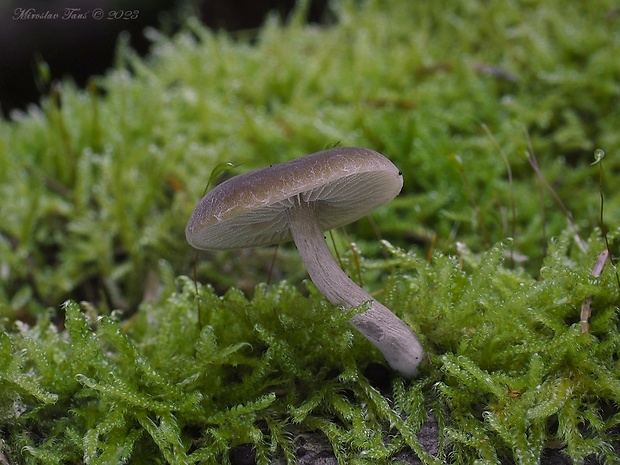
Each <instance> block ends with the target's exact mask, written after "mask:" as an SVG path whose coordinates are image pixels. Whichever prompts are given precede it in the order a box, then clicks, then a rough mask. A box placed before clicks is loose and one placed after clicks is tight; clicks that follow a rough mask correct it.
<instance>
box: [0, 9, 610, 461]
mask: <svg viewBox="0 0 620 465" xmlns="http://www.w3.org/2000/svg"><path fill="white" fill-rule="evenodd" d="M614 8H615V5H614V4H613V2H612V1H611V0H609V1H607V0H597V1H595V2H590V3H588V5H568V6H567V5H566V4H565V2H560V1H559V0H551V1H546V2H544V4H543V2H529V3H527V4H516V3H515V4H508V5H507V4H500V3H498V4H493V5H489V4H488V2H471V1H465V0H463V1H457V2H442V1H440V2H439V3H437V2H434V3H433V4H432V5H431V4H427V3H425V2H409V1H394V2H389V3H385V2H380V1H367V2H363V3H357V2H349V1H344V2H340V3H338V4H334V5H333V9H332V16H331V17H330V19H329V20H328V21H327V23H326V24H325V25H323V26H309V25H306V24H305V23H304V21H303V16H304V15H303V4H301V5H300V8H299V9H298V10H297V12H296V13H295V15H293V17H292V18H290V20H289V21H288V22H286V23H285V24H283V23H282V22H280V21H278V20H276V19H271V20H269V21H268V22H267V23H266V24H265V26H264V27H263V28H261V29H260V31H258V32H257V33H256V35H255V36H253V37H252V38H251V40H247V39H246V38H243V37H237V38H235V37H231V36H230V35H227V34H223V33H214V32H212V31H207V30H205V29H204V28H203V27H202V26H201V25H200V24H198V23H197V22H196V21H195V20H189V21H188V23H187V25H186V26H185V28H184V29H183V31H181V32H180V33H179V34H177V35H176V36H174V37H172V38H168V37H164V36H161V35H159V34H157V33H156V32H154V31H150V32H149V34H150V35H151V37H152V39H153V47H152V53H151V55H150V56H149V58H148V59H146V60H143V59H140V58H138V57H136V56H135V55H134V53H133V52H132V51H131V50H130V49H129V48H128V47H127V46H126V45H124V44H122V43H121V44H120V45H119V51H118V64H117V66H116V67H115V68H114V69H113V70H111V71H110V73H109V74H108V75H106V76H103V77H97V78H93V81H92V84H91V86H90V87H89V89H87V90H85V91H84V90H80V89H76V88H75V86H73V85H72V84H71V83H70V82H65V83H62V84H58V85H55V86H52V88H53V89H54V90H53V91H52V93H51V94H50V95H47V96H44V97H43V98H42V101H41V104H40V106H39V107H32V108H30V109H29V110H28V111H27V112H24V113H16V114H14V115H13V117H12V120H11V121H4V120H3V121H0V194H1V195H2V196H3V199H5V200H4V202H3V207H2V218H3V221H2V222H1V223H0V275H1V277H2V280H0V316H1V319H0V352H1V354H0V355H1V356H0V438H1V439H0V452H1V454H2V455H0V460H4V459H5V458H6V460H7V461H8V462H9V463H54V464H56V463H63V462H64V463H83V462H84V463H109V462H121V463H141V462H144V463H229V462H230V461H231V453H230V451H231V450H232V449H234V448H235V447H237V446H244V445H246V446H247V447H249V448H250V449H251V450H253V451H255V454H256V461H257V463H261V464H262V463H270V462H271V461H273V460H276V458H283V459H284V460H286V461H287V463H294V462H295V461H296V455H295V454H296V451H297V449H298V446H299V443H298V442H297V437H298V435H299V434H304V433H305V432H308V431H315V432H319V433H320V435H321V437H323V438H324V439H325V441H327V442H328V443H329V444H330V446H331V448H332V450H333V453H334V454H335V455H336V457H337V458H338V460H339V461H340V462H341V463H389V462H391V461H395V460H398V457H402V454H413V455H416V456H418V457H419V458H420V459H421V460H422V462H424V463H445V462H448V461H449V462H454V463H474V462H475V461H477V463H495V462H511V461H512V462H515V463H519V464H534V463H538V462H539V461H540V459H541V457H542V456H544V454H545V453H546V451H547V450H548V449H549V448H552V447H554V448H560V449H561V450H562V453H563V454H564V455H566V456H568V457H570V458H572V459H573V460H575V461H584V460H585V459H586V458H591V457H595V458H597V459H598V460H599V461H600V462H604V463H615V460H616V456H615V455H614V452H613V451H614V449H615V450H616V451H617V449H618V443H619V440H618V439H619V438H618V431H619V426H618V421H619V418H620V416H619V414H618V410H617V405H618V402H619V399H618V393H619V392H620V386H619V382H620V381H619V380H620V367H619V363H618V360H619V359H620V348H619V345H618V344H619V340H618V338H619V336H618V334H619V331H618V316H619V315H618V310H619V307H620V295H619V286H618V283H617V274H616V270H615V269H614V268H613V267H612V266H610V265H609V264H608V265H607V266H606V267H605V268H604V269H603V271H602V273H600V275H599V273H594V276H593V273H592V270H593V268H594V266H595V263H596V261H597V258H598V257H599V256H600V254H601V252H602V251H603V250H605V249H606V248H607V247H608V245H607V244H606V241H605V240H604V237H603V236H605V235H604V234H602V233H601V232H600V231H599V230H598V227H599V226H600V217H601V212H600V208H601V202H600V194H601V192H602V193H603V194H604V198H605V206H604V212H603V213H604V219H605V221H606V224H605V231H606V236H607V237H606V238H607V242H608V243H609V249H610V252H611V254H612V256H613V255H617V249H618V246H617V241H618V235H619V234H620V229H619V225H618V222H617V218H618V217H619V215H618V213H619V211H620V210H619V209H620V193H619V192H618V191H617V189H612V188H611V187H612V182H611V180H613V179H614V176H616V175H617V172H618V167H619V163H620V162H619V159H618V157H617V150H618V147H619V146H620V143H619V142H620V141H619V139H618V137H619V136H618V131H617V130H616V129H617V128H616V126H617V124H616V123H617V121H618V120H619V115H618V111H619V110H618V107H617V106H613V105H611V106H610V105H609V102H610V101H611V102H613V101H614V100H616V99H617V97H618V87H617V82H616V81H617V76H618V73H619V72H620V62H618V60H614V59H612V58H611V57H614V56H615V55H616V54H617V53H615V52H616V51H617V49H618V46H619V43H620V34H619V32H618V31H620V28H618V27H617V22H618V15H617V14H616V10H615V9H614ZM343 44H346V45H347V46H343ZM338 141H340V142H341V143H342V145H361V146H369V147H371V148H373V149H376V150H378V151H380V152H383V153H384V154H385V155H386V156H388V157H389V158H390V159H391V160H393V161H394V163H395V164H396V165H397V166H399V168H400V169H401V170H402V171H403V174H404V179H405V188H404V191H403V194H402V195H401V196H400V197H399V198H398V199H396V200H395V201H394V202H392V203H391V204H390V205H389V206H387V207H386V208H383V209H382V210H380V211H378V212H377V214H376V215H375V216H374V221H375V225H377V224H378V225H379V228H378V230H380V233H381V237H383V238H384V239H385V242H379V241H377V240H376V238H375V231H374V230H373V223H372V222H364V221H361V222H359V224H357V225H355V226H352V227H351V229H350V231H349V234H350V237H351V238H354V239H355V241H356V244H355V246H356V247H354V248H351V250H350V251H349V252H344V253H343V252H341V253H340V256H341V259H342V261H343V265H344V266H345V268H347V271H348V272H349V274H350V275H352V276H358V275H361V278H362V280H363V282H364V286H365V287H366V288H368V289H370V290H372V291H373V292H375V293H376V295H377V298H378V299H379V300H381V301H383V302H384V303H385V304H386V305H387V306H388V307H390V308H392V309H393V310H394V311H395V312H396V313H397V314H398V315H399V316H400V317H401V318H403V319H404V320H405V321H406V322H407V323H409V324H410V325H411V326H412V328H414V330H415V331H416V333H417V334H419V335H420V337H421V338H422V339H423V341H424V344H425V346H426V347H427V348H428V349H429V353H430V354H431V356H430V362H431V363H429V365H428V366H427V367H426V369H425V371H424V373H423V376H422V377H421V378H420V379H419V380H414V381H411V382H408V381H404V380H402V379H400V378H398V377H395V376H394V375H387V374H386V375H385V376H384V377H383V379H382V380H380V379H377V378H376V377H373V376H372V375H371V373H372V369H371V368H372V366H373V365H372V364H373V363H374V362H378V363H382V360H381V358H380V354H378V353H377V352H376V351H375V350H374V349H373V347H372V346H370V345H369V344H368V343H367V342H366V341H365V340H363V339H362V338H361V337H360V336H359V335H357V334H356V333H354V332H352V331H351V330H350V328H349V326H348V324H347V319H348V317H350V315H351V314H352V313H340V312H337V311H335V309H333V308H331V307H330V306H328V305H327V304H326V303H325V301H324V300H323V298H322V297H321V296H320V295H319V294H318V293H317V292H316V291H315V290H314V288H313V287H312V285H311V284H307V286H302V285H300V281H301V278H302V277H303V276H304V274H303V272H301V271H299V270H300V268H301V267H300V265H299V262H298V259H297V256H296V254H295V252H294V251H293V250H291V249H287V248H280V249H279V251H278V257H279V258H278V259H277V260H276V261H275V265H274V267H273V275H274V276H275V279H273V282H276V283H278V284H271V285H267V284H264V283H262V282H261V281H264V280H265V276H267V274H268V269H269V264H270V262H271V255H272V251H270V250H267V251H265V250H257V251H244V252H235V253H222V254H211V255H208V256H205V257H202V258H203V260H201V261H200V264H199V266H198V275H197V276H198V281H201V282H208V283H210V284H205V285H197V286H196V285H195V284H194V282H193V281H192V280H190V279H188V278H186V277H184V276H187V275H190V274H191V268H192V266H191V264H192V257H193V252H192V251H191V250H189V247H188V246H187V245H186V243H185V241H184V238H183V228H184V226H185V221H186V219H187V218H188V217H189V214H190V212H191V210H192V208H193V206H194V204H195V201H196V199H197V198H198V197H199V196H200V194H201V193H202V192H203V191H204V185H205V183H206V181H207V180H208V179H209V174H210V172H211V170H212V169H213V168H214V167H215V166H217V165H218V164H219V163H222V162H234V163H235V164H236V165H237V168H236V170H237V171H243V170H246V169H250V168H253V167H257V166H263V165H267V164H270V163H276V162H280V161H284V160H288V159H291V158H294V157H297V156H299V155H303V154H306V153H309V152H313V151H317V150H320V149H323V148H325V147H326V146H328V145H331V144H334V143H337V142H338ZM597 148H601V149H604V150H605V151H606V152H607V154H608V155H607V156H606V158H605V159H604V161H603V164H604V165H603V170H602V171H603V174H604V176H605V182H604V183H603V187H602V191H600V190H599V179H598V175H599V172H598V168H597V167H592V166H590V162H591V160H592V153H593V152H594V151H595V149H597ZM579 236H582V237H589V239H588V240H585V241H583V240H580V239H578V237H579ZM336 242H340V243H341V244H342V243H343V242H344V243H346V242H348V241H346V240H343V239H342V238H337V241H336ZM381 244H383V245H381ZM341 250H342V249H341ZM283 278H287V280H286V281H284V280H283ZM63 302H65V303H64V304H63ZM78 302H79V303H78ZM584 302H590V305H591V318H590V320H589V327H588V330H587V331H585V332H584V331H583V328H585V326H584V325H583V324H582V323H581V321H580V319H581V317H580V312H581V307H582V305H583V304H584ZM361 310H363V309H353V310H351V312H355V311H361ZM430 415H432V416H433V417H434V418H435V419H436V420H437V423H438V426H439V437H438V442H437V451H436V453H433V454H431V453H429V452H428V451H426V450H425V449H424V447H423V446H422V443H421V441H420V440H419V439H418V437H417V435H418V432H419V431H420V428H421V425H422V424H423V422H424V421H425V419H426V418H427V417H428V416H430Z"/></svg>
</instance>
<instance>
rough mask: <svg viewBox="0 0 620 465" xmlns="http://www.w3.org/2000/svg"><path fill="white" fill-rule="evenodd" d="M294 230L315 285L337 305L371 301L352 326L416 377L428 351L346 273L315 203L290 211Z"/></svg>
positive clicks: (396, 365) (394, 364) (391, 361)
mask: <svg viewBox="0 0 620 465" xmlns="http://www.w3.org/2000/svg"><path fill="white" fill-rule="evenodd" d="M288 218H289V222H290V225H289V226H290V229H291V233H292V235H293V239H294V241H295V245H296V246H297V250H298V251H299V254H300V255H301V259H302V261H303V262H304V265H305V266H306V270H307V271H308V274H309V275H310V279H312V282H313V283H314V285H315V286H316V287H317V288H318V289H319V290H320V291H321V292H322V293H323V295H325V297H327V299H328V300H329V301H330V302H331V303H332V304H334V305H344V306H345V308H349V307H354V306H358V305H361V304H363V303H364V302H368V301H370V302H371V303H372V308H371V309H370V310H367V311H365V312H363V313H361V314H359V315H356V316H354V317H353V318H351V319H350V320H349V323H350V324H351V325H352V326H353V327H354V328H355V329H357V330H358V331H359V332H360V333H362V334H363V335H364V337H365V338H366V339H368V340H369V341H370V342H371V343H372V344H373V345H374V346H375V347H377V348H378V349H379V350H380V351H381V353H382V354H383V356H384V357H385V359H386V360H387V362H388V363H389V364H390V366H391V367H392V368H393V369H395V370H397V371H399V372H401V373H402V374H403V375H405V376H407V377H412V376H414V375H415V374H416V372H417V368H418V364H419V363H420V362H421V360H422V358H423V356H424V350H423V349H422V346H421V345H420V342H419V341H418V339H417V338H416V336H415V335H414V334H413V333H412V332H411V330H410V329H409V327H408V326H407V325H406V324H405V323H404V322H403V321H402V320H401V319H400V318H398V317H397V316H396V315H394V314H393V313H392V312H391V311H390V310H389V309H388V308H387V307H385V306H384V305H382V304H381V303H379V302H377V301H376V300H375V299H374V298H373V297H372V296H371V295H370V294H368V293H367V292H366V291H364V290H363V289H362V288H360V287H359V286H358V285H357V284H355V282H353V281H352V280H351V278H349V277H348V276H347V274H346V273H345V272H344V271H342V269H341V268H340V266H338V263H337V262H336V260H335V259H334V257H333V256H332V254H331V253H330V251H329V249H328V247H327V243H326V242H325V238H324V237H323V230H322V229H321V225H320V222H319V219H318V217H317V215H316V214H315V209H314V204H313V203H312V202H310V203H307V202H304V201H303V200H301V201H300V202H299V204H296V205H295V206H293V207H291V208H290V209H289V210H288Z"/></svg>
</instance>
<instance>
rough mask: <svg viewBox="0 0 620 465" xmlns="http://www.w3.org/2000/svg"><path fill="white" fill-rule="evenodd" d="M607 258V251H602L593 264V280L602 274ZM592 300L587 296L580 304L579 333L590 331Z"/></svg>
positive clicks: (591, 297) (590, 296)
mask: <svg viewBox="0 0 620 465" xmlns="http://www.w3.org/2000/svg"><path fill="white" fill-rule="evenodd" d="M608 257H609V251H608V250H607V249H605V250H603V251H602V252H601V253H600V255H599V256H598V259H597V260H596V263H595V264H594V268H592V272H591V273H590V275H591V276H593V277H594V278H598V277H599V276H600V275H601V274H602V273H603V268H605V263H606V262H607V258H608ZM592 299H593V296H592V295H589V296H588V297H586V298H585V299H584V301H583V303H582V304H581V333H582V334H583V333H587V332H588V331H589V330H590V323H589V321H590V316H591V315H592Z"/></svg>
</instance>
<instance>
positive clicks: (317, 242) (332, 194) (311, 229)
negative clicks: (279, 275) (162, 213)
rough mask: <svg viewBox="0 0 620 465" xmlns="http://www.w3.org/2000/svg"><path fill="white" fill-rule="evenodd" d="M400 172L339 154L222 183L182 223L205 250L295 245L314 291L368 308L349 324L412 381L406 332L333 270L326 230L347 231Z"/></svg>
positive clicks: (352, 153) (375, 159)
mask: <svg viewBox="0 0 620 465" xmlns="http://www.w3.org/2000/svg"><path fill="white" fill-rule="evenodd" d="M402 185H403V179H402V173H401V172H400V171H399V170H398V168H396V167H395V166H394V165H393V164H392V162H390V161H389V160H388V159H387V158H385V157H384V156H383V155H381V154H380V153H377V152H375V151H373V150H370V149H366V148H358V147H339V148H332V149H329V150H324V151H321V152H317V153H313V154H311V155H306V156H304V157H301V158H298V159H296V160H292V161H289V162H286V163H281V164H278V165H272V166H268V167H265V168H262V169H258V170H255V171H251V172H248V173H244V174H241V175H238V176H235V177H233V178H231V179H229V180H227V181H224V182H223V183H221V184H220V185H218V186H217V187H215V188H213V189H212V190H211V191H209V192H208V193H207V194H206V195H205V196H204V197H203V198H202V200H200V202H199V203H198V205H197V206H196V208H195V209H194V212H193V213H192V216H191V217H190V219H189V222H188V223H187V228H186V229H185V236H186V238H187V241H188V242H189V244H190V245H192V246H193V247H195V248H197V249H203V250H230V249H240V248H245V247H257V246H265V245H271V244H277V243H280V242H284V241H288V240H291V239H293V240H294V241H295V245H296V246H297V249H298V251H299V254H300V255H301V259H302V261H303V263H304V265H305V266H306V269H307V271H308V274H309V275H310V278H311V279H312V282H313V283H314V284H315V286H316V287H317V288H318V289H319V290H320V291H321V292H322V293H323V295H325V297H327V299H328V300H329V301H330V302H331V303H332V304H334V305H339V306H343V307H345V308H350V307H355V306H359V305H361V304H363V303H365V302H370V308H369V309H368V310H366V311H364V312H362V313H360V314H358V315H355V316H354V317H352V318H351V319H350V320H349V322H350V323H351V325H352V326H353V327H355V328H356V329H357V330H358V331H359V332H360V333H362V334H363V335H364V337H366V339H368V340H369V341H370V342H371V343H372V344H373V345H375V346H376V347H377V348H378V349H379V350H380V351H381V352H382V353H383V355H384V357H385V359H386V360H387V362H388V363H389V364H390V366H391V367H392V368H393V369H395V370H397V371H399V372H400V373H402V374H403V375H405V376H408V377H411V376H414V375H415V374H416V372H417V367H418V364H419V363H420V361H421V360H422V358H423V355H424V350H423V349H422V346H421V345H420V342H419V341H418V339H417V338H416V336H415V335H414V334H413V332H412V331H411V329H409V327H408V326H407V325H406V324H405V323H404V322H403V321H402V320H401V319H399V318H398V317H397V316H396V315H394V314H393V313H392V312H391V311H390V310H389V309H388V308H387V307H385V306H384V305H383V304H381V303H380V302H378V301H377V300H375V299H374V298H373V297H372V296H371V295H370V294H368V293H367V292H366V291H364V290H363V289H362V288H360V287H359V286H358V285H357V284H355V282H353V281H352V280H351V278H349V277H348V276H347V274H346V273H345V272H344V271H342V269H341V268H340V267H339V266H338V263H337V262H336V260H335V259H334V257H333V256H332V255H331V253H330V251H329V249H328V247H327V243H326V242H325V238H324V236H323V231H326V230H328V229H332V228H335V227H339V226H343V225H346V224H349V223H351V222H353V221H356V220H358V219H359V218H361V217H362V216H364V215H366V214H368V213H369V212H370V211H372V210H374V209H375V208H377V207H379V206H381V205H384V204H386V203H387V202H389V201H390V200H392V199H393V198H394V197H396V195H398V193H399V192H400V190H401V188H402Z"/></svg>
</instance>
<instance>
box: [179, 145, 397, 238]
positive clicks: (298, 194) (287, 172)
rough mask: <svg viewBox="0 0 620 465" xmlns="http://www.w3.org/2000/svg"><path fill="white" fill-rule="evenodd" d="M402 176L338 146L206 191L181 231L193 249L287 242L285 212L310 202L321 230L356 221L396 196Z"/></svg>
mask: <svg viewBox="0 0 620 465" xmlns="http://www.w3.org/2000/svg"><path fill="white" fill-rule="evenodd" d="M402 185H403V179H402V173H401V172H400V171H399V170H398V168H396V166H394V164H393V163H392V162H391V161H390V160H388V159H387V158H385V157H384V156H383V155H381V154H380V153H378V152H375V151H374V150H370V149H366V148H359V147H337V148H332V149H328V150H323V151H321V152H317V153H313V154H310V155H306V156H304V157H301V158H297V159H295V160H292V161H289V162H286V163H280V164H278V165H271V166H268V167H265V168H261V169H258V170H255V171H250V172H248V173H244V174H240V175H238V176H235V177H233V178H231V179H228V180H227V181H224V182H223V183H221V184H220V185H218V186H217V187H215V188H213V189H212V190H211V191H209V192H208V193H207V194H206V195H205V196H204V197H203V198H202V199H201V200H200V202H198V205H196V208H195V209H194V212H193V213H192V216H191V217H190V219H189V222H188V223H187V227H186V229H185V237H186V238H187V242H189V243H190V245H192V246H193V247H195V248H197V249H204V250H228V249H240V248H246V247H258V246H265V245H271V244H277V243H280V242H284V241H289V240H292V236H291V233H290V230H289V226H288V224H289V220H288V215H287V210H288V209H290V208H291V207H292V206H294V205H297V204H299V202H309V203H310V202H312V203H313V208H314V209H315V212H316V215H317V216H318V218H319V221H320V224H321V227H322V228H323V230H324V231H326V230H328V229H332V228H336V227H339V226H344V225H346V224H349V223H352V222H353V221H356V220H358V219H359V218H361V217H362V216H364V215H366V214H368V213H369V212H371V211H372V210H374V209H375V208H377V207H379V206H381V205H384V204H386V203H387V202H389V201H390V200H392V199H393V198H394V197H396V196H397V195H398V193H399V192H400V190H401V188H402Z"/></svg>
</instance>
